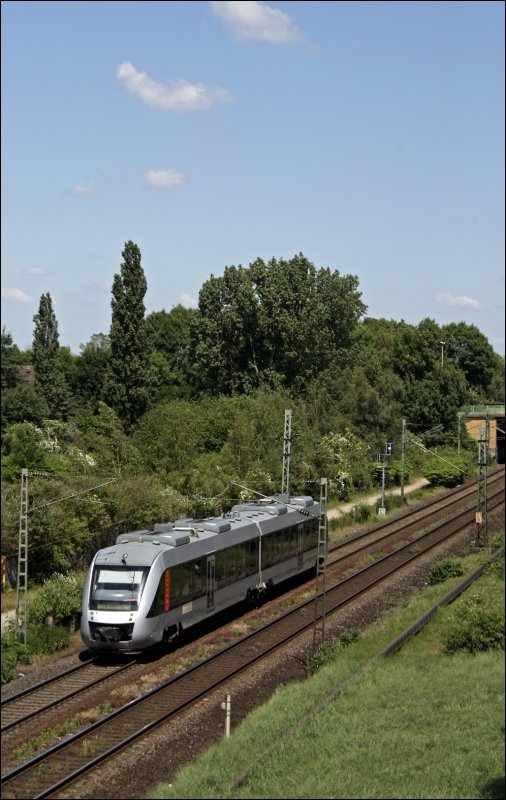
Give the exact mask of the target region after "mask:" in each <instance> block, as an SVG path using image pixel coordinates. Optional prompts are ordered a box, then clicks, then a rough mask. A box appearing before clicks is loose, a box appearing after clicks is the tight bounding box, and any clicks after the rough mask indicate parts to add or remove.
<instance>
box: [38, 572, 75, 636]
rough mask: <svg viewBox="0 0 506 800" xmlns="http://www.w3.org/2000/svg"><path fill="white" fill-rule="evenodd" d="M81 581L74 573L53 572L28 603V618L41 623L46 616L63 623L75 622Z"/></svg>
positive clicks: (71, 623)
mask: <svg viewBox="0 0 506 800" xmlns="http://www.w3.org/2000/svg"><path fill="white" fill-rule="evenodd" d="M82 593H83V583H82V581H80V580H78V579H77V578H76V576H75V575H61V574H58V573H55V574H54V575H52V576H51V578H49V579H48V580H47V581H46V582H45V583H44V586H43V587H42V589H41V590H40V591H39V592H38V593H37V595H36V597H35V598H34V599H33V600H32V602H31V603H30V608H29V619H30V620H31V621H32V622H39V623H42V622H44V620H45V619H46V617H48V616H52V617H53V620H54V622H56V623H61V624H63V625H73V624H75V622H76V620H77V618H78V617H79V614H80V613H81V598H82Z"/></svg>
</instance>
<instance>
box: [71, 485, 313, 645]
mask: <svg viewBox="0 0 506 800" xmlns="http://www.w3.org/2000/svg"><path fill="white" fill-rule="evenodd" d="M281 501H283V502H281ZM319 517H320V504H319V503H317V502H315V501H314V500H313V498H312V497H309V496H306V495H303V496H300V497H290V498H288V497H287V496H285V495H281V496H278V497H276V498H272V499H266V500H261V501H258V502H252V503H245V504H242V505H235V506H233V508H232V510H231V511H230V512H229V513H227V514H224V515H223V516H221V517H210V518H208V519H199V520H195V519H179V520H177V521H176V522H174V523H159V524H157V525H155V526H154V528H153V530H152V531H149V530H143V531H134V532H133V533H126V534H121V535H120V536H118V537H117V539H116V543H115V544H114V545H112V546H111V547H106V548H105V549H103V550H99V551H98V552H97V553H96V555H95V557H94V559H93V562H92V564H91V566H90V568H89V571H88V575H87V578H86V582H85V586H84V592H83V603H82V614H81V636H82V638H83V641H84V643H85V644H86V645H87V646H88V647H89V648H90V649H91V650H94V651H102V652H107V651H109V652H111V651H116V652H124V653H133V652H139V651H142V650H147V649H149V648H152V647H154V646H155V645H157V644H159V643H160V642H169V641H171V640H172V639H174V638H175V637H176V636H177V635H178V634H179V633H181V631H182V630H183V629H186V628H188V627H189V626H191V625H195V624H196V623H198V622H201V621H203V620H206V619H208V618H209V617H210V616H212V615H213V614H216V613H218V612H220V611H222V610H223V609H225V608H228V607H229V606H232V605H234V604H236V603H239V602H241V601H243V600H246V601H247V602H253V603H254V602H257V601H258V600H259V599H260V598H261V597H262V595H263V594H264V593H265V592H266V590H267V589H268V588H269V587H271V586H273V585H274V584H275V583H279V582H280V581H283V580H286V579H287V578H290V577H292V576H294V575H296V574H298V573H301V572H304V571H305V570H308V569H310V568H311V567H314V566H315V565H316V558H317V553H318V530H319Z"/></svg>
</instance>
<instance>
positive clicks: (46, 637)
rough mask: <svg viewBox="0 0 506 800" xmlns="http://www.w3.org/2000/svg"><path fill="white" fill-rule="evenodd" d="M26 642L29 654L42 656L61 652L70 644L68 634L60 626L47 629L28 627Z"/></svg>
mask: <svg viewBox="0 0 506 800" xmlns="http://www.w3.org/2000/svg"><path fill="white" fill-rule="evenodd" d="M27 640H28V645H29V649H30V654H32V655H37V656H42V655H46V654H48V653H55V652H56V651H57V650H63V648H64V647H67V646H68V644H69V642H70V632H69V631H68V630H67V628H63V627H62V626H61V625H53V626H52V627H51V628H47V627H46V626H44V625H29V626H28V630H27Z"/></svg>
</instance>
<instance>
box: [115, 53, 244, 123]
mask: <svg viewBox="0 0 506 800" xmlns="http://www.w3.org/2000/svg"><path fill="white" fill-rule="evenodd" d="M116 76H117V78H118V81H119V82H120V83H121V84H122V86H124V87H125V89H127V90H128V91H129V92H131V93H132V94H134V95H136V96H137V97H139V98H140V100H142V102H143V103H146V105H148V106H151V108H161V109H163V110H164V111H205V110H207V109H208V108H211V106H213V105H215V103H230V102H231V101H232V100H233V98H232V95H231V94H230V93H229V92H227V90H226V89H222V88H221V87H220V86H216V87H215V88H213V89H211V88H209V87H207V86H204V84H203V83H189V82H188V81H185V80H183V79H182V78H181V79H179V80H176V81H170V82H169V83H166V84H163V83H157V82H156V81H154V80H153V79H152V78H150V77H149V75H148V74H147V73H146V72H138V71H137V70H136V69H135V67H134V65H133V64H131V63H130V61H124V62H123V63H122V64H120V65H119V67H118V69H117V71H116Z"/></svg>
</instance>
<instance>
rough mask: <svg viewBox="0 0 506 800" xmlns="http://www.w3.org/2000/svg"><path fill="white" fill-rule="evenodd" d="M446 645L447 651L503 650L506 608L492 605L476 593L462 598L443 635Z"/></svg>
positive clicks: (444, 645)
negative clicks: (467, 597)
mask: <svg viewBox="0 0 506 800" xmlns="http://www.w3.org/2000/svg"><path fill="white" fill-rule="evenodd" d="M443 648H444V652H445V653H446V654H452V653H456V652H458V651H459V650H466V651H467V652H469V653H478V652H481V651H484V650H492V649H493V650H504V609H497V608H493V607H492V606H490V605H488V604H486V603H484V602H483V601H482V600H481V598H480V597H476V596H474V597H471V598H469V599H468V600H463V601H462V602H461V603H460V604H459V605H458V606H457V607H456V608H455V614H454V617H453V620H452V621H451V623H450V624H449V626H448V628H447V630H446V632H445V633H444V634H443Z"/></svg>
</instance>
